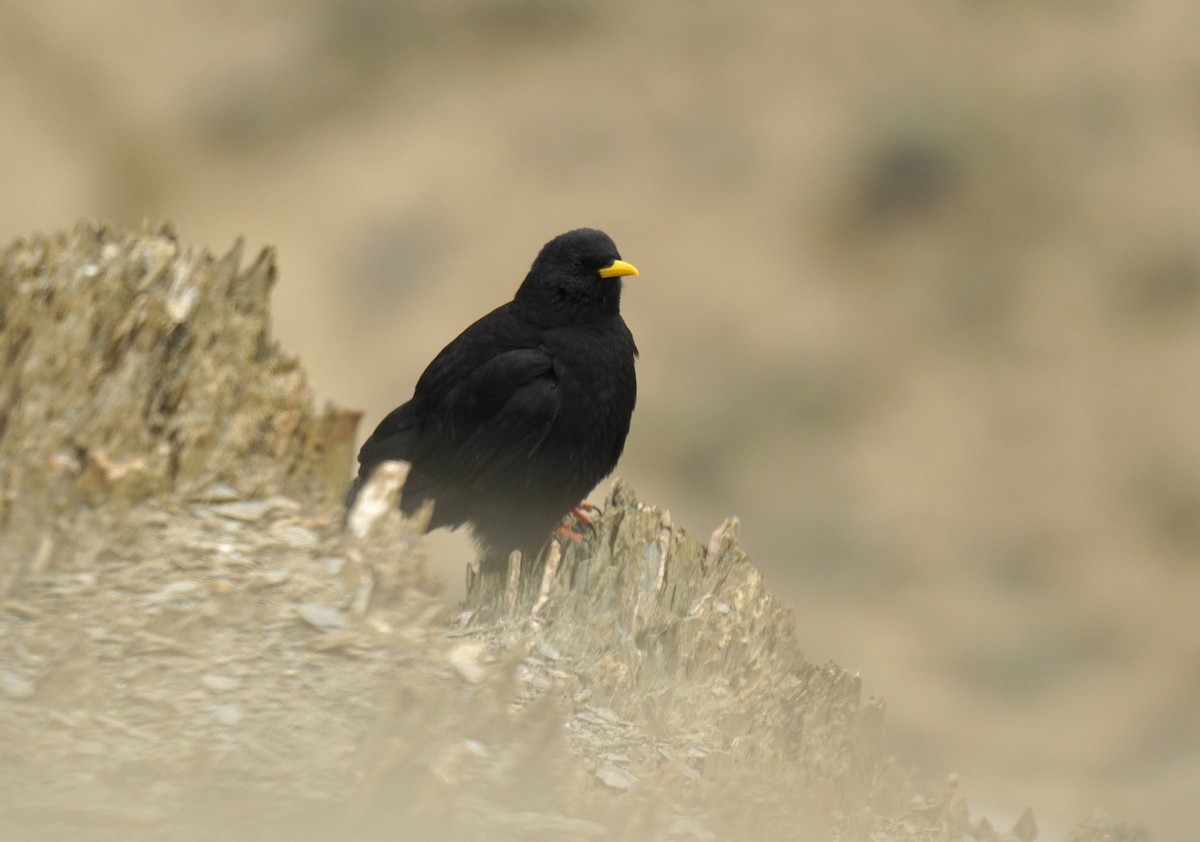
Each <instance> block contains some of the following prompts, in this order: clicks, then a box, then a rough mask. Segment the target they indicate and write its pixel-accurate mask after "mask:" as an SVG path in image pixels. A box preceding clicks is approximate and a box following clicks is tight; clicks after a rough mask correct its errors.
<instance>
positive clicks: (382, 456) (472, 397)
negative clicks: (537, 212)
mask: <svg viewBox="0 0 1200 842" xmlns="http://www.w3.org/2000/svg"><path fill="white" fill-rule="evenodd" d="M636 274H637V270H636V269H634V268H633V267H632V266H630V265H629V264H628V263H625V262H623V261H622V260H621V259H620V255H619V254H618V252H617V247H616V245H615V244H614V243H613V241H612V239H610V238H609V236H608V235H607V234H605V233H604V232H603V231H597V230H594V229H590V228H581V229H578V230H575V231H570V232H568V233H566V234H563V235H561V236H559V237H556V238H554V239H553V240H551V241H550V242H548V243H547V244H546V245H545V246H544V247H543V248H542V250H541V252H540V253H539V254H538V256H537V259H536V260H534V262H533V266H532V268H531V269H530V270H529V274H528V275H526V276H525V280H524V282H523V283H522V284H521V286H520V288H519V289H518V290H517V293H516V295H515V296H514V298H513V300H512V301H510V302H509V303H507V304H504V305H502V306H500V307H497V308H496V309H495V310H493V311H492V312H490V313H488V314H487V315H486V316H484V317H483V318H481V319H479V321H477V322H475V323H474V324H473V325H471V326H470V327H468V328H467V329H466V330H464V331H463V332H462V333H461V334H460V335H459V336H458V338H456V339H455V340H454V341H453V342H451V343H450V344H449V345H447V346H446V347H445V348H443V349H442V352H441V353H440V354H438V355H437V356H436V357H435V358H434V360H433V362H431V363H430V364H429V367H428V368H426V369H425V373H424V374H422V375H421V377H420V379H419V380H418V381H417V386H416V389H415V391H414V392H413V396H412V399H411V400H410V401H409V402H408V403H406V404H404V405H403V406H400V407H399V408H397V409H395V410H393V411H392V412H391V413H390V414H389V415H388V416H387V417H385V418H384V419H383V421H382V422H381V423H380V424H379V426H378V428H376V430H375V432H374V433H372V434H371V437H370V438H369V439H367V441H366V443H365V444H364V445H363V446H362V449H361V450H360V451H359V454H358V462H359V471H358V479H357V480H356V481H355V483H354V486H353V487H352V488H351V490H350V495H349V497H348V500H347V502H348V503H353V500H354V497H355V495H356V494H357V492H358V489H359V487H361V485H362V483H363V482H364V481H365V480H366V478H367V477H368V476H369V475H370V473H371V471H372V470H373V469H374V468H375V466H377V465H378V464H379V463H381V462H384V461H387V460H390V459H403V460H405V461H407V462H409V463H411V465H412V469H411V471H410V472H409V475H408V479H407V480H406V482H405V485H404V489H403V493H402V497H401V503H400V505H401V508H402V509H403V510H404V511H405V512H407V513H410V514H411V513H412V512H414V511H415V510H416V509H417V507H418V506H420V505H421V503H422V501H424V500H426V499H432V500H433V501H434V510H433V511H434V513H433V522H432V524H431V525H432V526H433V527H438V526H458V525H460V524H463V523H470V524H471V526H472V531H473V534H474V537H475V539H476V541H477V542H478V543H479V545H480V547H481V549H482V551H483V559H484V565H485V568H493V569H494V568H496V567H497V566H499V565H501V564H502V563H503V562H504V560H505V559H506V558H507V556H508V553H509V552H510V551H511V550H514V549H519V550H521V551H522V552H523V553H524V555H525V556H526V557H527V558H532V557H533V556H535V555H536V554H537V552H538V551H539V550H540V549H541V547H542V546H543V545H544V544H545V543H546V541H547V540H548V538H549V537H550V534H551V532H552V530H553V529H554V527H555V525H556V524H558V522H559V521H560V520H561V519H562V518H563V516H564V515H566V514H567V512H569V511H570V510H571V508H572V507H573V506H575V505H576V504H577V503H579V501H580V500H582V499H583V498H584V497H585V496H586V495H587V494H588V492H590V491H591V490H592V488H594V487H595V485H596V483H598V482H599V481H600V480H601V479H603V478H604V477H605V476H607V475H608V474H609V473H611V472H612V470H613V468H614V467H616V464H617V459H618V458H619V457H620V455H621V451H622V449H623V448H624V446H625V437H626V435H627V434H628V432H629V421H630V417H631V416H632V414H633V406H634V402H635V399H636V395H637V384H636V379H635V376H634V359H635V358H636V357H637V347H636V346H635V345H634V342H633V335H632V334H631V333H630V332H629V328H628V327H627V326H626V325H625V321H624V320H623V319H622V318H621V313H620V302H621V283H622V281H621V278H622V276H624V275H636Z"/></svg>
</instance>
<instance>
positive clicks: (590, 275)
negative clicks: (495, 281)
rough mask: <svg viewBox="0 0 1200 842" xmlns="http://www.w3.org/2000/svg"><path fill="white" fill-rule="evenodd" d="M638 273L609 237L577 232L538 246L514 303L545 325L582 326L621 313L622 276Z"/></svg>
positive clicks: (598, 233) (582, 229) (593, 232)
mask: <svg viewBox="0 0 1200 842" xmlns="http://www.w3.org/2000/svg"><path fill="white" fill-rule="evenodd" d="M637 273H638V270H637V269H635V268H634V267H633V266H631V265H630V264H628V263H626V262H625V261H623V260H621V255H620V254H619V253H618V252H617V246H616V244H615V243H614V242H613V241H612V238H611V237H609V236H608V235H607V234H605V233H604V232H603V231H597V230H596V229H594V228H578V229H576V230H574V231H568V232H567V233H566V234H561V235H559V236H557V237H555V238H554V239H553V240H551V241H550V242H548V243H546V245H544V246H542V250H541V252H539V253H538V256H537V259H536V260H534V261H533V266H532V267H531V268H530V270H529V274H528V275H526V276H525V281H524V283H522V284H521V287H520V289H518V290H517V295H516V297H515V299H514V303H515V304H516V305H517V307H519V308H520V310H521V312H522V314H523V315H524V316H525V317H526V318H529V319H530V320H532V321H534V322H535V323H537V324H539V325H541V326H543V327H557V326H560V325H567V324H586V323H587V322H590V321H594V320H596V319H598V318H603V317H605V316H613V315H616V314H617V313H619V312H620V306H621V278H622V277H624V276H626V275H636V274H637Z"/></svg>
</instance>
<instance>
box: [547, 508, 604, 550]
mask: <svg viewBox="0 0 1200 842" xmlns="http://www.w3.org/2000/svg"><path fill="white" fill-rule="evenodd" d="M600 514H601V511H600V507H599V506H593V505H592V504H591V503H587V502H584V503H580V504H579V505H578V506H575V507H573V508H572V509H571V511H569V512H567V517H566V518H564V519H563V520H564V522H563V523H560V524H559V525H558V526H557V527H555V529H554V534H555V535H556V536H561V537H563V538H566V539H567V540H568V541H575V542H579V541H582V540H583V534H582V531H581V530H579V529H576V528H575V527H576V525H578V526H582V527H584V528H586V529H587V530H588V531H589V532H595V531H596V521H595V518H597V517H599V516H600ZM568 520H573V521H574V523H567V522H566V521H568Z"/></svg>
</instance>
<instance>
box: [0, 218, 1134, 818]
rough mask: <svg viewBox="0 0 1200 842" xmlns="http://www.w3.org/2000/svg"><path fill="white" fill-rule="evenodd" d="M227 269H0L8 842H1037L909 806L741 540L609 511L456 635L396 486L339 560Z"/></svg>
mask: <svg viewBox="0 0 1200 842" xmlns="http://www.w3.org/2000/svg"><path fill="white" fill-rule="evenodd" d="M239 258H240V248H235V249H234V251H233V252H232V253H231V254H230V255H229V256H227V257H225V258H222V259H216V258H213V257H212V256H211V255H209V254H208V253H206V252H204V251H202V250H197V249H191V248H186V247H184V246H182V245H181V244H180V243H179V242H178V240H177V239H176V238H175V236H174V235H173V234H172V233H171V232H170V230H169V229H162V230H158V231H151V232H144V233H142V234H140V235H129V234H122V233H119V232H115V231H113V230H111V229H109V228H107V227H104V226H100V225H91V224H84V225H80V226H79V227H77V228H76V229H75V231H74V232H73V233H71V234H61V235H55V236H51V237H38V238H30V239H27V240H22V241H18V242H16V243H14V244H13V245H12V246H10V247H9V248H8V249H6V250H5V252H4V258H3V265H2V266H0V293H2V295H0V324H2V325H3V331H0V341H3V343H4V344H3V347H2V348H0V360H2V361H3V368H2V369H0V396H2V397H0V419H2V420H3V423H2V424H0V471H2V476H3V477H4V494H5V496H4V506H5V508H4V512H3V514H4V517H3V520H2V521H0V546H3V547H4V555H3V557H2V559H0V573H2V574H3V576H4V578H3V581H5V582H6V583H7V588H6V593H5V595H4V600H3V602H0V615H2V619H3V622H2V624H0V664H2V667H0V725H2V726H3V727H0V741H2V743H0V755H2V756H3V757H4V758H5V761H4V763H3V765H2V766H0V793H2V798H0V827H3V828H4V829H5V832H6V833H7V834H8V836H9V838H21V839H38V838H44V839H67V838H70V839H110V838H121V839H125V840H129V839H158V838H165V837H168V836H169V837H170V838H172V839H214V840H215V839H230V838H289V839H309V838H311V839H320V838H331V835H339V836H343V837H350V838H362V839H372V838H379V839H384V838H396V837H397V835H398V834H401V835H405V836H406V837H408V836H410V835H412V834H414V833H415V834H417V835H418V836H420V837H421V838H454V839H481V838H488V839H492V840H501V839H514V840H516V839H523V840H528V839H562V838H581V839H582V838H617V839H630V840H633V839H639V840H641V839H731V840H732V839H746V838H754V837H757V838H763V839H795V838H804V839H810V838H836V839H844V840H871V842H890V840H926V839H939V840H960V839H962V840H966V839H973V840H999V839H1001V838H1004V839H1009V838H1012V839H1017V840H1020V842H1031V840H1032V839H1034V838H1036V835H1037V830H1036V825H1035V823H1034V822H1033V820H1032V818H1031V817H1030V816H1026V817H1023V818H1022V819H1021V820H1020V821H1019V822H1017V824H1016V825H1015V826H1014V827H1013V830H1012V833H1011V834H1010V835H1008V836H1004V835H1003V834H1000V833H997V832H996V831H994V830H993V829H992V828H991V827H990V825H988V823H987V822H986V821H984V820H981V819H972V818H971V817H970V815H969V814H968V811H967V809H966V805H965V804H964V802H963V801H962V799H961V798H958V797H957V796H956V795H955V791H954V786H953V785H952V784H948V785H947V786H946V787H944V788H940V789H936V790H934V791H926V790H924V789H923V788H922V787H919V786H916V785H915V784H914V783H913V781H912V779H911V773H910V772H909V771H908V770H907V769H906V767H905V765H904V764H903V763H901V762H897V761H896V760H894V759H892V758H890V757H889V756H888V755H887V753H886V752H885V750H884V747H883V705H882V703H881V702H880V701H878V700H864V699H862V698H861V695H860V683H859V680H858V678H857V677H855V676H851V675H849V674H847V673H846V672H844V671H843V670H842V669H840V668H839V667H837V666H836V665H834V664H828V665H825V666H817V665H815V664H812V663H810V662H808V661H806V660H805V659H804V657H803V656H802V654H801V652H800V650H799V648H798V646H797V641H796V637H795V633H794V630H793V626H792V620H791V614H790V612H789V611H788V610H787V609H785V608H784V607H783V606H781V605H780V604H779V603H778V602H777V601H776V600H775V599H774V598H773V597H772V596H771V595H770V593H769V592H767V590H766V589H765V588H764V586H763V583H762V579H761V577H760V576H759V574H758V572H757V571H756V570H755V568H754V567H753V566H752V565H751V564H750V563H749V561H748V559H747V558H746V556H745V554H744V553H743V552H742V551H741V549H740V548H739V546H738V537H737V526H736V522H732V521H731V522H726V523H725V524H724V525H723V526H722V527H721V528H720V529H719V530H717V532H716V533H714V535H713V536H712V538H711V539H710V540H709V541H708V542H707V543H706V544H705V543H701V542H699V541H697V540H695V539H694V538H692V537H690V536H689V535H688V533H687V532H686V531H684V530H682V529H680V528H679V527H677V526H675V525H674V524H673V523H672V522H671V518H670V516H669V515H668V514H667V513H665V512H663V511H660V510H658V509H655V508H653V507H649V506H646V505H644V504H642V503H641V502H639V501H638V500H637V499H636V498H635V497H634V495H633V494H632V492H631V491H630V490H629V489H628V488H627V487H626V486H624V485H622V484H619V483H618V484H617V486H616V487H615V489H614V491H613V493H612V494H611V496H610V497H609V499H608V501H607V504H606V507H605V512H604V515H603V517H602V518H601V519H600V520H599V522H598V523H597V525H596V529H595V531H594V534H592V535H590V536H589V537H588V538H586V539H585V540H584V541H582V542H581V543H579V544H577V545H569V546H568V547H567V548H566V550H565V552H564V553H563V554H562V556H561V558H557V559H556V561H555V565H554V567H553V568H552V569H553V570H555V571H556V572H557V575H556V576H555V577H553V578H546V579H544V580H538V581H535V582H528V583H525V585H522V583H521V582H519V581H514V582H513V583H512V584H513V586H512V587H507V586H506V587H501V588H499V589H494V590H488V589H486V588H477V589H476V591H475V594H474V598H473V599H474V601H473V602H472V603H471V604H469V605H468V606H466V607H465V608H464V610H463V611H462V612H461V613H460V614H458V615H456V616H455V617H453V618H451V619H449V620H447V619H446V618H445V616H444V608H443V606H442V604H441V603H440V601H439V600H438V599H437V597H436V593H437V590H438V587H439V586H438V582H437V580H436V579H435V578H434V577H433V576H432V575H431V574H430V573H429V571H428V569H427V568H426V566H425V561H424V557H423V549H422V538H421V532H422V528H421V525H420V523H419V522H417V523H413V522H408V521H405V520H404V519H402V518H401V517H400V516H399V514H398V513H397V512H396V510H395V506H394V505H392V504H391V502H390V501H391V500H394V497H395V490H396V488H397V487H398V484H399V482H400V481H401V477H400V476H398V475H397V474H396V473H394V472H392V471H391V469H389V471H388V472H381V476H380V477H379V478H378V479H377V480H376V481H374V482H373V483H372V487H371V488H370V489H368V492H369V493H364V500H365V501H367V502H368V503H370V502H374V503H375V504H376V510H375V511H373V512H372V511H370V510H365V511H364V510H363V508H362V506H361V505H360V509H359V510H356V512H355V515H354V517H353V518H352V520H351V523H352V525H353V526H354V527H355V530H354V531H353V532H351V533H348V534H343V530H342V528H341V521H342V515H341V512H340V510H339V507H338V504H337V502H336V500H337V498H338V497H339V496H340V493H341V491H342V490H343V488H344V484H345V480H346V475H347V468H348V463H349V456H350V446H351V442H352V440H353V428H354V422H355V420H356V418H355V416H354V414H352V413H347V412H344V411H338V410H335V409H333V408H328V409H326V410H324V411H321V412H317V411H315V410H314V409H313V408H312V405H311V398H310V395H309V393H308V390H307V385H306V378H305V376H304V374H303V372H302V371H301V370H300V369H299V367H298V366H297V364H296V363H295V361H294V360H292V359H291V358H289V357H288V356H287V355H285V354H283V353H281V352H280V351H279V349H278V347H277V346H276V345H275V343H274V342H273V341H272V340H271V338H270V334H269V330H268V318H267V317H268V310H267V298H268V292H269V289H270V281H271V279H272V278H273V277H274V266H273V262H272V257H271V255H270V254H269V253H267V252H264V253H263V254H261V255H260V256H259V257H258V258H257V259H256V260H255V261H254V262H253V263H252V264H251V265H250V266H249V267H248V268H243V267H241V266H240V260H239ZM398 470H402V469H398ZM380 501H382V502H381V504H380ZM419 520H420V515H418V521H419ZM981 727H984V726H983V724H982V723H981ZM1106 834H1107V835H1106ZM1073 838H1075V839H1078V840H1093V839H1095V840H1099V839H1110V838H1111V839H1120V840H1138V839H1142V838H1144V836H1143V835H1142V834H1141V831H1139V830H1138V829H1137V828H1136V827H1133V826H1128V825H1121V824H1118V823H1116V822H1114V821H1112V820H1109V819H1105V818H1103V817H1099V818H1097V819H1095V820H1094V821H1093V822H1092V824H1090V825H1081V826H1080V828H1079V829H1077V831H1076V835H1075V836H1074V837H1073Z"/></svg>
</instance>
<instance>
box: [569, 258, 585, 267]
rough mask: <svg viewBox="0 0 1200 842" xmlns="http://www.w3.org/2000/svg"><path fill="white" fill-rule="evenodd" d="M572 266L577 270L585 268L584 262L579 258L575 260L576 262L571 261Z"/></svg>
mask: <svg viewBox="0 0 1200 842" xmlns="http://www.w3.org/2000/svg"><path fill="white" fill-rule="evenodd" d="M571 266H572V267H574V268H576V269H579V268H582V267H583V261H582V260H580V259H579V258H578V257H577V258H575V259H574V260H572V261H571Z"/></svg>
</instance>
